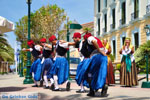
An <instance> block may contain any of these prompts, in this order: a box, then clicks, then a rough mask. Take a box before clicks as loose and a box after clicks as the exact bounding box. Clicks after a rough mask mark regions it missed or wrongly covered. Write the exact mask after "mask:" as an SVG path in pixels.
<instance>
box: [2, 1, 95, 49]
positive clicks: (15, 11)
mask: <svg viewBox="0 0 150 100" xmlns="http://www.w3.org/2000/svg"><path fill="white" fill-rule="evenodd" d="M47 4H57V5H58V6H59V7H60V8H63V9H65V12H66V13H67V16H69V18H70V20H72V21H73V20H74V19H75V20H76V21H77V22H78V23H80V24H83V23H87V22H91V21H93V19H94V0H32V4H31V11H32V12H34V11H36V10H37V9H39V8H40V7H42V6H43V5H47ZM27 14H28V6H27V4H26V0H0V16H2V17H5V18H7V19H8V20H10V21H12V22H14V23H15V22H18V20H19V19H21V18H22V17H23V16H24V15H27ZM5 34H7V35H8V37H7V39H8V42H9V43H10V44H11V46H12V47H13V48H14V47H15V38H16V37H15V35H14V32H8V33H5Z"/></svg>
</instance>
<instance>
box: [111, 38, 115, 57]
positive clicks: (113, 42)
mask: <svg viewBox="0 0 150 100" xmlns="http://www.w3.org/2000/svg"><path fill="white" fill-rule="evenodd" d="M112 45H113V56H114V57H116V41H115V40H113V41H112Z"/></svg>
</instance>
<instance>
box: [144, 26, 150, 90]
mask: <svg viewBox="0 0 150 100" xmlns="http://www.w3.org/2000/svg"><path fill="white" fill-rule="evenodd" d="M144 29H145V31H146V36H149V35H150V27H149V26H148V25H146V26H145V27H144ZM142 88H150V82H149V81H148V52H147V51H146V82H142Z"/></svg>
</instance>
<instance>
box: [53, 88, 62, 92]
mask: <svg viewBox="0 0 150 100" xmlns="http://www.w3.org/2000/svg"><path fill="white" fill-rule="evenodd" d="M53 91H61V89H59V88H58V89H53Z"/></svg>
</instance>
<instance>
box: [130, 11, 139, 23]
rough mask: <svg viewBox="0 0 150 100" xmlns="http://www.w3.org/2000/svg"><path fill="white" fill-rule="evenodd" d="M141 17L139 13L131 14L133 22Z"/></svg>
mask: <svg viewBox="0 0 150 100" xmlns="http://www.w3.org/2000/svg"><path fill="white" fill-rule="evenodd" d="M138 17H139V11H135V12H133V13H132V14H131V21H133V20H135V19H137V18H138Z"/></svg>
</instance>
